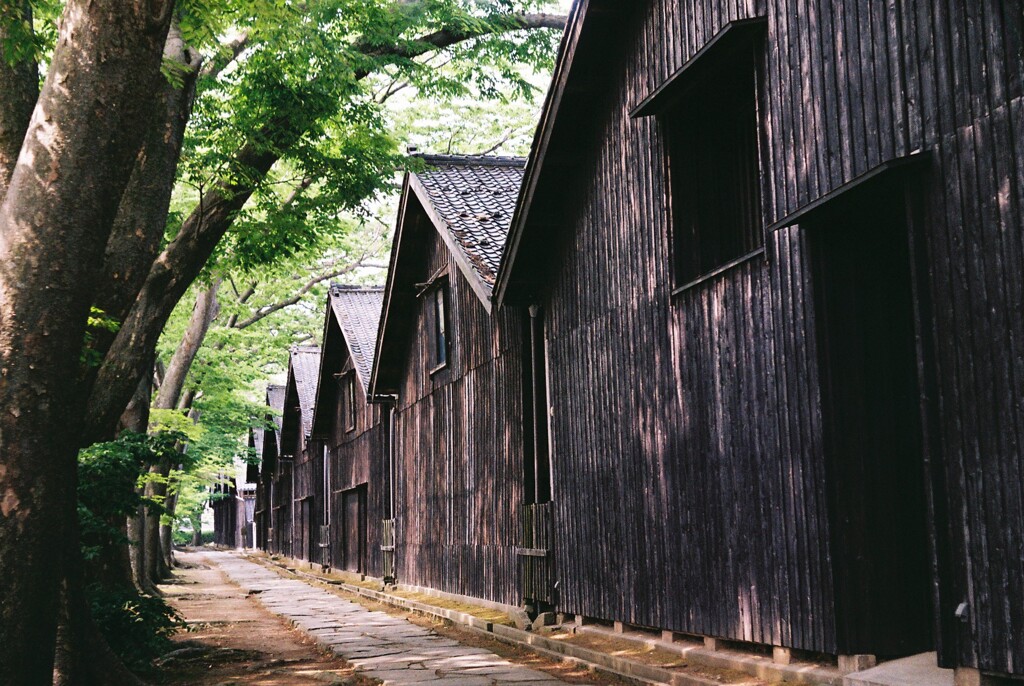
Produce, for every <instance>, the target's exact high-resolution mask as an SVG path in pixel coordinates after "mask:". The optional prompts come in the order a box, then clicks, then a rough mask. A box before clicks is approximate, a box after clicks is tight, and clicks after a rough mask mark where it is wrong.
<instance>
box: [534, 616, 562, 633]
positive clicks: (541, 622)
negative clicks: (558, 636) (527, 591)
mask: <svg viewBox="0 0 1024 686" xmlns="http://www.w3.org/2000/svg"><path fill="white" fill-rule="evenodd" d="M556 621H557V618H556V617H555V613H554V612H541V613H540V614H539V615H537V617H536V619H534V620H533V628H534V630H537V629H539V628H541V627H542V626H553V625H554V624H555V622H556Z"/></svg>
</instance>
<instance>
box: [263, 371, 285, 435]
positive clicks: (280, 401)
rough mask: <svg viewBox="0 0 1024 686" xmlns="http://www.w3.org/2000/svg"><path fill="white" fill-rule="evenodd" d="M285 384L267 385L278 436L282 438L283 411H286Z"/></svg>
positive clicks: (269, 404) (268, 400) (268, 403)
mask: <svg viewBox="0 0 1024 686" xmlns="http://www.w3.org/2000/svg"><path fill="white" fill-rule="evenodd" d="M284 392H285V387H284V386H278V385H277V384H270V385H269V386H267V405H268V406H270V409H272V410H274V413H275V414H274V424H275V425H276V426H277V437H278V441H279V442H280V439H281V421H282V417H281V413H282V412H284Z"/></svg>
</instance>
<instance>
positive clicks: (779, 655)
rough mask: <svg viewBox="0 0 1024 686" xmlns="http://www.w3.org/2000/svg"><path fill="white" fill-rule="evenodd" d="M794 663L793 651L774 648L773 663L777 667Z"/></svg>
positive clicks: (778, 647)
mask: <svg viewBox="0 0 1024 686" xmlns="http://www.w3.org/2000/svg"><path fill="white" fill-rule="evenodd" d="M792 661H793V651H791V650H790V649H789V648H782V647H780V646H774V647H772V662H774V663H775V664H777V665H788V664H789V663H790V662H792Z"/></svg>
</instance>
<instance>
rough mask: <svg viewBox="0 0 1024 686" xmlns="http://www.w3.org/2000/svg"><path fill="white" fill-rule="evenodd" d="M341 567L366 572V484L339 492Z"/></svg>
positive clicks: (350, 570) (361, 572) (351, 570)
mask: <svg viewBox="0 0 1024 686" xmlns="http://www.w3.org/2000/svg"><path fill="white" fill-rule="evenodd" d="M341 510H342V517H343V520H344V521H343V522H342V538H343V541H342V548H343V551H344V557H345V559H344V562H343V564H342V568H343V569H345V570H347V571H349V572H358V573H360V574H365V573H366V486H365V485H363V486H359V487H357V488H353V489H350V490H348V491H345V492H343V493H342V494H341Z"/></svg>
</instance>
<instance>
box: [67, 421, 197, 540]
mask: <svg viewBox="0 0 1024 686" xmlns="http://www.w3.org/2000/svg"><path fill="white" fill-rule="evenodd" d="M181 438H182V435H181V434H180V433H176V432H161V433H158V434H156V435H152V436H150V435H146V434H139V433H132V432H129V431H126V432H124V433H122V434H121V435H120V436H119V437H118V438H117V440H115V441H110V442H108V443H96V444H95V445H91V446H89V447H88V448H86V449H84V450H82V451H81V452H80V453H79V454H78V521H79V523H80V524H81V527H82V555H83V557H84V558H85V559H86V560H90V559H93V558H94V557H96V556H97V555H98V554H99V553H100V551H101V550H102V549H104V548H105V547H113V546H118V545H126V544H127V543H128V541H127V540H126V539H125V537H124V534H123V533H122V532H121V530H120V529H119V528H118V527H117V526H116V525H115V524H114V522H121V521H124V518H125V517H127V516H128V515H130V514H132V513H134V512H135V510H136V508H137V507H138V506H139V505H140V504H143V503H144V502H145V503H148V504H149V505H150V506H151V507H158V506H159V504H158V503H153V502H149V501H147V500H145V499H144V498H143V497H142V496H140V495H139V494H138V493H137V492H136V485H137V484H138V481H139V478H140V477H141V476H142V475H143V474H145V473H146V470H147V469H148V468H149V467H150V466H151V465H154V464H157V463H158V462H159V461H160V460H161V459H163V458H165V457H169V456H172V455H175V454H176V451H175V443H176V442H177V441H178V440H180V439H181Z"/></svg>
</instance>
